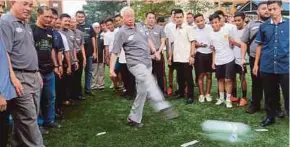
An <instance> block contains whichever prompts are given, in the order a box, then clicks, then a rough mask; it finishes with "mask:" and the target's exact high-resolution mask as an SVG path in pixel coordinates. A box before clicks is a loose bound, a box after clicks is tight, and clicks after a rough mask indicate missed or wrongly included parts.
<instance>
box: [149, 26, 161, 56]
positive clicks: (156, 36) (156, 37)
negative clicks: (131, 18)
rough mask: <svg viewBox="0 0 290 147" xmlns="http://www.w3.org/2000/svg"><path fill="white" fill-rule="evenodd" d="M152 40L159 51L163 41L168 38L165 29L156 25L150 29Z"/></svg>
mask: <svg viewBox="0 0 290 147" xmlns="http://www.w3.org/2000/svg"><path fill="white" fill-rule="evenodd" d="M147 29H148V31H149V35H150V39H151V40H152V41H153V43H154V46H155V48H156V50H157V51H158V50H159V48H160V46H161V40H162V39H165V38H166V35H165V32H164V29H163V28H161V27H160V26H157V25H155V26H154V27H153V28H152V29H150V28H148V27H147Z"/></svg>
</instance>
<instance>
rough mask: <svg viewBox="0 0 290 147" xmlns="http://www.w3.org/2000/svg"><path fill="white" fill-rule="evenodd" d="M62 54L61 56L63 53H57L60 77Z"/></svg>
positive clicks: (61, 72)
mask: <svg viewBox="0 0 290 147" xmlns="http://www.w3.org/2000/svg"><path fill="white" fill-rule="evenodd" d="M62 54H63V51H61V52H57V61H58V65H59V73H60V76H61V75H62V74H63V66H62Z"/></svg>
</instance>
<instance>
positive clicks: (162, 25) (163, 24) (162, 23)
mask: <svg viewBox="0 0 290 147" xmlns="http://www.w3.org/2000/svg"><path fill="white" fill-rule="evenodd" d="M158 25H159V26H161V27H162V28H163V27H164V26H165V25H166V23H165V22H158Z"/></svg>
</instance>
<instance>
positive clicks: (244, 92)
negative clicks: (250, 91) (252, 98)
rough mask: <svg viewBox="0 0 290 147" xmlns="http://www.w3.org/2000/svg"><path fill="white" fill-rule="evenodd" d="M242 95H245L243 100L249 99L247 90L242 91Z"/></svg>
mask: <svg viewBox="0 0 290 147" xmlns="http://www.w3.org/2000/svg"><path fill="white" fill-rule="evenodd" d="M242 93H243V98H245V97H247V90H245V91H242Z"/></svg>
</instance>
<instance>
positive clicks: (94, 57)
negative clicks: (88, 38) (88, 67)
mask: <svg viewBox="0 0 290 147" xmlns="http://www.w3.org/2000/svg"><path fill="white" fill-rule="evenodd" d="M92 44H93V59H97V49H98V46H97V44H96V37H92Z"/></svg>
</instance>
